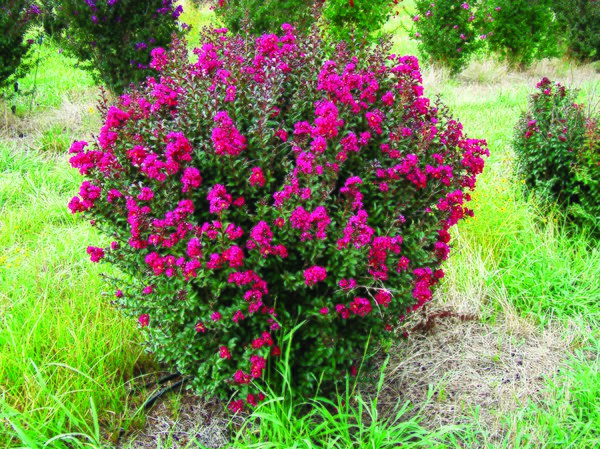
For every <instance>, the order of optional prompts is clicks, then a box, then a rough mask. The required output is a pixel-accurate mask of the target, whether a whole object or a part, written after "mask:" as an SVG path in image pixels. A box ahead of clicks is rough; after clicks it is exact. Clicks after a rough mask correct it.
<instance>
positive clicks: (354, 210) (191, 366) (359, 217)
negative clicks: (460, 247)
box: [69, 24, 488, 411]
mask: <svg viewBox="0 0 600 449" xmlns="http://www.w3.org/2000/svg"><path fill="white" fill-rule="evenodd" d="M282 28H283V31H284V32H283V34H282V35H281V36H276V35H273V34H267V35H263V36H261V37H259V38H253V37H250V36H248V35H244V36H239V35H231V34H228V33H227V31H226V30H223V29H217V30H213V31H211V32H208V31H207V32H206V33H205V34H204V35H203V39H202V45H201V46H200V48H197V49H194V51H193V53H194V54H195V55H196V57H197V60H196V61H195V62H194V61H190V60H189V59H188V55H187V50H186V48H185V43H184V42H180V41H178V40H175V42H174V43H173V46H172V49H171V50H170V51H165V50H163V49H155V50H154V51H153V52H152V54H153V60H152V62H151V66H152V67H154V68H155V69H156V70H157V71H158V76H159V77H158V79H155V78H149V79H148V81H147V82H146V83H145V84H144V85H143V86H140V88H139V89H135V90H133V91H132V92H131V93H130V94H127V95H124V96H122V97H121V98H120V100H119V102H118V104H117V105H115V106H111V107H108V105H103V110H104V116H105V124H104V126H103V127H102V129H101V131H100V133H99V136H98V139H97V141H95V142H93V143H92V144H91V145H90V144H88V142H83V141H80V142H75V143H74V144H73V146H72V147H71V150H70V152H71V153H72V154H73V156H72V158H71V164H72V165H73V167H76V168H78V169H79V171H80V172H81V173H82V174H83V175H85V176H86V177H87V180H86V181H85V182H84V183H83V184H82V186H81V189H80V191H79V196H76V197H74V198H73V199H72V201H71V202H70V204H69V207H70V209H71V211H73V212H82V213H84V214H85V215H86V216H87V217H89V218H90V219H92V220H93V223H94V224H95V225H96V226H98V227H99V228H100V229H101V230H102V231H103V233H104V234H105V235H107V236H109V237H110V238H111V240H112V243H111V244H110V246H109V247H106V248H104V247H89V248H88V253H89V254H90V256H91V259H92V261H95V262H96V261H100V260H102V259H104V260H105V261H107V262H109V263H111V264H115V265H116V266H118V267H119V268H120V269H121V271H122V272H123V273H124V276H123V277H122V279H118V280H115V284H116V286H115V288H116V289H118V291H117V292H116V297H117V298H118V301H119V302H120V303H121V304H122V305H123V306H124V308H125V309H126V310H127V311H129V312H130V313H132V314H134V315H135V316H138V317H139V321H140V324H141V325H142V326H143V327H145V328H146V329H147V330H148V335H149V338H150V340H149V344H150V347H151V349H152V350H153V351H155V354H156V355H157V356H158V358H159V359H161V360H163V361H165V362H167V363H170V364H172V365H174V366H176V367H177V368H178V369H179V370H180V372H182V373H184V374H187V375H190V376H192V382H193V386H194V387H195V388H196V389H197V390H200V391H204V392H218V393H219V394H221V395H225V394H229V392H230V391H231V389H237V390H241V392H242V393H243V394H244V399H237V400H236V401H235V402H232V403H231V409H232V410H234V411H237V410H240V409H241V408H242V407H243V406H244V401H245V402H246V403H248V404H250V405H252V404H255V403H256V400H257V399H256V398H257V397H258V392H259V391H258V388H259V386H260V380H261V379H262V380H265V381H268V379H269V374H268V373H269V372H270V371H269V367H270V366H272V359H273V358H277V357H278V356H279V355H280V352H281V350H280V345H281V341H280V338H281V337H280V334H281V330H282V329H284V330H288V331H289V330H291V329H292V328H294V327H295V326H296V325H298V324H300V323H303V324H302V326H301V327H300V329H299V330H298V331H297V332H296V334H295V337H294V341H293V344H292V347H291V351H292V352H291V358H290V360H291V361H290V363H291V365H292V366H291V367H290V368H291V369H293V370H294V372H295V374H296V376H295V381H296V385H295V386H294V387H295V388H296V390H295V391H298V392H299V393H300V394H304V393H308V392H310V391H314V389H315V388H316V385H317V382H318V378H319V376H320V375H321V373H323V375H324V379H325V380H336V379H337V378H339V376H340V375H341V373H342V372H344V371H346V372H347V371H350V372H353V368H352V367H353V365H354V363H355V361H356V360H357V359H359V358H360V356H361V350H363V349H364V346H365V344H366V342H367V341H368V340H369V339H371V342H375V343H376V342H379V341H381V340H382V339H384V338H390V336H391V335H392V334H391V333H390V331H392V329H393V327H394V326H395V325H396V324H397V323H398V322H399V321H401V320H402V319H403V318H404V316H405V315H407V314H408V313H410V312H411V311H413V310H416V309H418V308H419V307H421V306H422V305H423V304H425V303H426V302H427V301H429V300H431V297H432V289H433V287H434V286H435V284H437V283H438V281H439V279H440V278H441V277H443V271H442V270H441V268H440V266H441V263H442V261H443V260H445V259H446V258H447V257H448V254H449V250H450V248H449V246H448V243H449V240H450V234H449V232H448V231H449V229H450V227H452V226H453V225H454V224H455V223H457V222H458V220H460V219H461V218H463V217H464V216H465V215H471V214H472V212H471V211H470V210H469V209H468V208H467V207H466V203H467V202H468V201H469V200H470V197H469V194H468V193H466V192H465V190H469V189H472V188H474V186H475V180H476V176H477V175H478V174H479V173H481V171H482V169H483V165H484V161H483V159H482V156H483V155H487V154H488V152H487V149H486V147H485V142H484V141H481V140H472V139H468V138H466V137H465V136H464V134H463V131H462V125H461V124H460V123H458V122H456V121H455V120H453V119H452V118H451V116H450V114H449V112H448V110H447V109H446V108H445V107H443V106H442V105H440V104H437V103H433V102H431V101H430V100H429V99H427V98H425V97H424V96H423V87H422V85H421V74H420V71H419V65H418V62H417V60H416V58H414V57H412V56H395V55H392V56H389V57H388V56H386V54H387V52H388V50H389V46H381V45H380V46H378V47H375V48H372V47H370V46H368V45H366V44H365V45H364V46H361V47H359V48H358V49H357V50H356V51H355V52H354V53H350V52H349V51H348V48H347V46H346V45H345V44H340V45H338V46H337V47H335V48H331V47H330V46H329V45H328V44H325V43H324V42H323V40H322V38H321V36H320V34H319V31H318V29H316V28H315V29H313V30H312V33H311V34H310V35H309V36H302V35H299V34H297V33H296V32H295V31H294V29H293V28H292V27H291V26H290V25H287V24H284V25H283V26H282ZM386 45H387V44H386ZM195 59H196V58H195ZM354 369H355V368H354ZM271 380H272V379H271Z"/></svg>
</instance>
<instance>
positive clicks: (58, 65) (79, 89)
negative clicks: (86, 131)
mask: <svg viewBox="0 0 600 449" xmlns="http://www.w3.org/2000/svg"><path fill="white" fill-rule="evenodd" d="M60 51H61V49H60V45H59V44H57V43H55V42H54V41H52V40H51V39H44V40H43V41H42V43H41V44H40V43H39V41H38V42H37V43H36V44H35V45H34V50H33V51H31V52H30V55H29V58H30V62H31V63H32V69H31V71H30V72H29V73H28V74H27V75H26V76H25V77H24V78H23V79H21V80H19V93H18V94H16V95H13V92H12V91H13V89H12V87H10V88H5V89H4V90H3V91H2V92H0V93H1V94H3V95H4V96H12V97H13V98H12V100H11V101H10V103H11V105H15V106H16V107H17V114H18V115H23V114H25V113H30V112H32V111H35V112H36V113H40V112H41V111H43V110H46V109H50V108H58V107H59V106H61V104H62V103H63V102H64V101H70V102H74V101H76V100H77V99H79V98H81V97H82V96H89V95H90V92H92V93H94V92H96V91H97V86H96V84H95V82H94V80H93V78H92V76H91V74H90V73H89V72H86V71H84V70H81V69H78V68H76V60H74V59H72V58H69V57H67V56H65V54H64V53H59V52H60Z"/></svg>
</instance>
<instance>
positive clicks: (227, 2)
mask: <svg viewBox="0 0 600 449" xmlns="http://www.w3.org/2000/svg"><path fill="white" fill-rule="evenodd" d="M313 4H314V1H313V0H265V1H260V2H257V1H255V0H217V1H216V4H215V14H216V15H217V17H218V18H219V19H220V20H221V21H222V22H223V23H224V25H225V26H226V27H227V28H228V29H230V30H231V31H233V32H238V31H240V29H241V28H242V25H243V23H244V21H245V20H246V17H247V18H248V20H249V25H250V30H251V32H252V33H253V34H263V33H279V32H280V31H281V24H282V23H290V24H292V25H294V26H295V27H296V28H298V29H301V30H306V29H308V28H309V27H310V25H311V24H312V23H313V22H314V17H313V15H312V14H311V7H312V6H313Z"/></svg>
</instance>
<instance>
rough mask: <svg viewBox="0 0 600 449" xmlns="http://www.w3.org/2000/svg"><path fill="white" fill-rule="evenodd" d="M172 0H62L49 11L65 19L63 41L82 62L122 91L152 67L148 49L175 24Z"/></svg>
mask: <svg viewBox="0 0 600 449" xmlns="http://www.w3.org/2000/svg"><path fill="white" fill-rule="evenodd" d="M176 3H177V0H148V1H143V2H141V1H138V0H65V1H63V2H62V4H61V5H60V7H55V8H54V9H53V13H54V14H56V18H55V20H56V21H57V22H58V23H63V24H65V23H66V24H67V31H66V32H67V34H68V35H69V39H66V40H65V41H63V42H62V45H63V46H64V47H65V49H66V50H67V51H69V52H71V53H72V54H73V55H74V56H75V57H76V58H77V59H78V60H79V61H81V63H82V65H81V67H82V68H85V69H88V70H90V71H91V72H92V73H93V74H94V75H95V76H96V77H97V78H98V81H100V82H102V83H104V84H105V85H106V86H107V87H108V88H109V89H111V90H113V91H115V92H118V93H122V92H123V91H124V89H125V88H127V87H129V85H130V84H131V83H136V82H141V81H144V80H145V79H146V77H147V76H148V75H149V74H150V73H151V70H150V69H149V67H148V64H149V63H150V52H151V51H152V49H153V48H156V47H165V46H166V45H168V44H169V42H170V41H171V38H172V35H173V33H175V32H178V30H179V24H178V22H177V19H178V17H179V15H180V14H181V13H182V11H183V9H182V7H181V5H179V6H178V5H176Z"/></svg>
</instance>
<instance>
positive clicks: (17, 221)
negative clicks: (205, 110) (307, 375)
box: [0, 2, 600, 448]
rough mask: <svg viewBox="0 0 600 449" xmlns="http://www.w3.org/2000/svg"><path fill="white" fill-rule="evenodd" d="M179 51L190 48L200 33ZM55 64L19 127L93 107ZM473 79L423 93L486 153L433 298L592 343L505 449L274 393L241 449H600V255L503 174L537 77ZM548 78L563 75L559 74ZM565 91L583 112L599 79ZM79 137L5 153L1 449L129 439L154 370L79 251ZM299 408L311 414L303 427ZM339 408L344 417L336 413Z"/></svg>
mask: <svg viewBox="0 0 600 449" xmlns="http://www.w3.org/2000/svg"><path fill="white" fill-rule="evenodd" d="M406 3H407V4H406V7H408V8H410V2H406ZM211 17H212V13H210V12H209V11H208V10H202V11H197V10H189V9H188V11H187V12H186V13H185V15H184V16H183V20H184V21H187V22H189V23H192V24H194V25H195V26H196V31H197V30H198V28H200V27H201V26H202V25H204V24H207V23H209V22H210V21H211V20H212V18H211ZM409 22H410V19H409V17H408V15H405V13H404V12H402V11H400V16H399V18H397V19H393V20H391V21H390V22H388V24H387V25H386V28H385V30H386V31H388V32H393V33H395V38H394V51H395V52H397V53H402V54H408V53H414V52H415V51H416V47H415V43H414V41H412V40H410V39H408V37H407V36H406V33H405V31H404V30H403V28H402V26H403V25H407V24H408V23H409ZM189 41H190V46H194V45H197V43H198V37H197V33H196V32H193V33H192V34H191V35H190V37H189ZM58 51H59V46H58V45H56V44H55V43H52V42H50V41H46V42H44V43H43V44H42V45H41V46H39V47H36V51H35V52H33V57H34V58H39V61H40V63H39V66H38V68H37V72H36V71H35V70H34V71H32V72H31V73H30V74H29V75H28V76H27V77H26V78H25V79H24V80H22V81H21V83H20V85H21V90H22V93H24V94H30V93H32V92H34V95H33V97H32V96H31V95H18V96H16V97H14V98H13V99H11V100H8V102H11V104H16V105H17V113H18V115H19V116H23V115H25V114H28V112H29V108H30V107H32V115H31V117H30V119H31V120H33V121H39V122H40V123H42V122H44V123H45V120H47V117H46V115H47V114H50V113H52V112H55V111H56V110H58V109H60V108H61V106H63V105H64V104H65V103H66V102H68V103H78V102H79V103H84V104H85V103H89V102H90V101H91V100H92V99H93V97H94V96H95V92H96V87H95V85H94V83H93V80H92V77H91V76H90V75H89V74H88V73H86V72H84V71H82V70H79V69H76V68H74V67H73V63H74V62H73V61H72V60H69V59H68V58H66V57H65V56H64V55H63V54H59V52H58ZM36 60H37V59H36ZM472 70H473V72H472V73H467V74H464V77H467V78H469V79H475V80H482V82H481V83H475V84H468V83H466V82H465V81H464V79H467V78H463V80H462V81H461V80H460V79H459V80H446V81H445V82H444V83H443V84H440V83H437V84H436V83H435V82H433V81H431V82H430V85H426V94H428V95H430V96H432V95H433V94H432V92H433V93H440V94H441V96H442V98H443V100H444V101H445V103H446V104H448V105H449V106H450V107H451V109H452V111H454V114H455V115H456V117H457V118H458V119H460V121H462V123H463V124H464V126H465V130H466V131H467V132H468V134H469V135H470V136H471V137H477V138H486V139H487V140H488V142H489V144H490V150H491V153H492V155H491V157H490V158H489V161H488V165H487V168H486V170H485V173H484V174H483V176H482V177H481V179H480V181H479V185H478V189H477V192H476V193H475V195H474V203H473V207H474V209H475V211H476V217H475V218H474V219H470V220H468V221H466V222H465V223H462V224H460V225H459V226H458V230H457V232H455V240H454V242H455V248H454V253H453V255H452V257H451V259H450V260H449V261H448V270H447V271H448V276H447V278H446V281H445V284H444V286H443V289H444V290H445V291H446V292H451V291H452V292H458V293H459V294H463V295H465V296H469V295H472V294H473V292H474V291H476V290H477V289H483V290H484V291H485V295H484V298H483V300H482V301H483V302H482V310H481V313H482V316H483V317H484V319H486V320H488V321H489V322H493V321H494V319H495V317H497V316H499V315H501V314H502V313H503V309H504V308H506V307H511V308H512V309H514V310H516V311H517V312H518V313H520V314H521V315H523V316H524V317H526V318H527V319H528V320H530V321H533V322H535V323H536V324H537V325H538V326H541V327H543V326H549V325H551V323H556V322H558V323H561V324H562V325H563V326H564V327H565V329H566V330H565V332H571V330H570V329H571V328H576V332H577V333H578V334H580V335H582V334H587V335H586V338H583V337H581V336H580V337H579V338H577V339H576V340H575V341H577V342H578V343H579V344H580V345H581V347H579V348H574V355H573V356H571V357H570V358H569V360H568V363H567V364H566V365H565V366H564V367H562V368H561V370H560V372H559V373H558V374H556V375H554V376H550V377H549V378H548V380H547V390H546V391H545V392H544V396H543V398H544V399H543V400H539V401H538V402H531V403H527V402H525V403H524V404H523V407H522V409H520V410H517V411H515V412H514V413H513V414H512V415H507V416H505V417H504V419H505V420H506V422H507V428H508V429H510V430H509V431H508V432H507V434H506V435H505V436H504V437H503V439H501V441H498V440H496V439H493V438H492V437H491V436H490V435H489V434H488V431H487V429H486V428H485V427H484V426H482V425H481V424H480V423H479V420H478V416H477V413H476V412H475V413H474V415H473V416H472V417H471V418H470V419H469V420H467V421H465V423H463V424H462V425H461V427H460V429H445V430H444V431H443V432H442V431H441V430H440V431H427V430H425V429H424V428H423V426H422V425H421V423H420V422H419V419H418V415H417V417H415V416H414V414H410V413H408V408H407V406H405V405H404V404H403V403H401V404H400V405H399V407H398V409H397V410H396V412H395V414H393V415H391V416H381V415H380V414H378V412H377V407H376V406H377V402H376V401H377V399H376V397H375V399H373V400H371V399H361V398H360V397H358V398H354V397H353V398H350V397H348V396H347V395H346V393H342V394H341V395H340V397H339V398H338V399H337V400H336V401H330V400H325V399H320V398H315V399H313V400H309V401H305V400H300V399H298V398H295V397H294V395H293V392H292V391H290V390H289V389H286V388H284V389H283V390H282V391H281V392H274V393H273V394H272V395H271V398H270V399H269V400H268V401H266V402H265V403H263V405H261V406H260V407H259V408H258V410H257V412H256V413H255V414H254V415H253V416H252V417H251V418H250V421H249V422H248V424H247V425H246V427H244V428H243V429H242V430H240V431H239V432H238V434H237V439H236V440H235V441H234V443H233V444H234V445H235V447H239V448H242V447H254V448H278V447H282V448H283V447H286V448H287V447H306V448H309V447H330V448H338V447H339V448H347V447H353V448H354V447H356V448H359V447H361V448H362V447H385V444H387V443H386V441H387V442H390V441H391V440H396V441H402V442H403V444H404V446H403V447H457V448H458V447H490V448H491V447H515V448H529V447H531V448H535V447H549V448H559V447H565V448H566V447H572V448H592V447H598V445H599V444H600V441H599V438H600V436H599V434H598V429H599V428H600V379H599V370H600V366H599V364H600V362H599V352H600V345H599V343H598V342H599V337H598V331H597V326H598V323H600V307H599V305H600V281H599V280H600V249H599V247H598V243H597V241H595V240H593V239H592V238H591V237H590V236H589V235H588V234H587V233H586V232H585V231H577V230H575V229H572V228H570V227H568V226H566V225H565V223H564V219H563V218H562V216H561V214H560V212H559V211H558V210H556V208H554V207H552V206H547V205H543V204H542V203H541V202H540V201H539V200H538V199H536V198H534V197H526V196H525V195H524V194H523V192H522V190H521V184H520V181H519V180H518V179H515V178H514V176H513V166H514V161H513V155H512V151H511V149H510V140H511V137H512V129H513V126H514V124H515V122H516V120H517V117H518V115H519V114H520V112H521V111H522V110H523V109H524V108H525V107H526V97H527V95H528V94H529V93H530V92H531V90H532V85H533V84H532V82H531V79H530V78H528V77H527V76H526V75H523V76H520V77H517V78H515V79H514V81H511V82H510V83H508V82H502V81H501V80H500V81H498V79H500V78H501V76H497V77H494V76H492V75H490V74H486V73H484V72H485V71H482V72H481V73H475V72H474V70H475V69H472ZM556 73H558V74H559V75H561V74H562V75H561V76H565V77H567V76H570V71H569V70H568V69H566V68H565V64H562V63H561V64H557V68H556ZM426 79H427V78H426ZM489 80H492V81H489ZM492 82H493V83H494V84H490V83H492ZM574 83H576V85H577V86H578V87H581V88H582V90H583V93H582V96H583V97H584V98H585V96H586V95H590V93H591V92H592V91H593V90H594V87H595V86H597V84H598V81H597V80H595V79H577V78H576V79H574ZM5 94H8V91H5ZM32 98H33V103H32ZM82 127H83V129H77V131H75V127H70V126H65V125H64V124H60V123H58V124H52V125H51V126H39V133H38V134H39V135H37V136H36V138H35V139H34V141H35V143H34V144H33V146H34V147H35V149H31V148H29V147H26V146H25V144H24V143H23V142H22V141H13V140H10V139H4V140H0V447H12V446H15V447H27V448H38V447H39V448H41V447H43V445H44V444H47V445H46V447H67V445H66V444H64V443H63V440H65V439H66V440H70V447H78V446H83V445H85V444H87V445H88V447H100V444H101V443H100V441H101V440H102V438H103V434H104V433H105V432H110V431H114V430H115V429H118V428H120V427H125V428H126V429H130V428H133V427H134V426H133V424H132V423H131V422H130V418H129V417H127V416H128V414H127V413H125V409H126V407H127V395H126V390H125V387H124V383H125V381H126V380H128V379H131V378H132V377H133V376H134V375H135V373H136V372H137V371H136V370H137V369H141V366H143V365H144V364H146V363H149V362H147V360H146V359H145V357H143V356H142V355H141V354H142V346H141V341H140V335H139V333H138V331H137V330H136V326H135V324H134V323H132V322H131V321H130V320H127V319H124V318H123V316H122V315H121V314H120V313H119V312H118V311H117V310H115V309H114V308H112V307H111V306H110V299H111V296H112V294H113V292H111V291H107V287H106V286H105V284H104V283H103V281H102V279H101V277H100V274H101V272H102V271H103V270H104V269H105V268H104V267H99V266H98V265H94V264H91V263H90V262H89V259H88V257H87V255H86V253H85V248H86V246H87V245H88V244H96V243H98V242H99V241H100V237H99V236H98V235H96V233H95V232H94V230H93V228H91V227H90V226H89V225H88V224H87V223H84V222H82V221H80V220H78V219H76V218H74V217H73V216H72V215H71V214H69V212H68V210H67V208H66V204H67V202H68V200H69V199H70V198H71V197H72V196H73V195H74V194H75V193H76V191H77V189H78V185H79V182H80V181H81V180H80V177H79V176H78V174H77V173H76V171H75V170H72V169H71V168H70V167H69V166H68V163H67V160H68V156H67V155H65V148H66V146H67V145H68V143H70V141H71V140H73V139H75V138H81V137H83V136H82V135H77V133H78V132H81V133H82V134H84V135H85V134H87V133H89V132H96V131H97V128H98V126H97V123H96V122H95V120H94V119H93V117H92V118H91V119H90V117H88V118H86V119H85V120H84V123H83V125H82ZM28 142H29V141H28ZM28 145H29V143H28ZM282 370H283V371H284V376H285V375H289V373H287V374H286V373H285V366H284V367H282ZM441 380H442V379H440V381H441ZM342 399H344V400H345V404H344V405H342V402H341V400H342ZM303 406H306V408H305V409H306V410H307V412H306V413H298V410H300V409H302V407H303ZM334 407H335V408H338V409H339V410H340V413H338V414H334V413H332V410H333V409H334ZM508 423H513V424H508ZM515 423H516V424H515ZM76 434H77V435H76ZM409 436H410V437H409ZM440 442H441V443H440ZM542 443H543V444H542ZM436 445H438V446H436ZM390 447H391V446H390Z"/></svg>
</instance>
